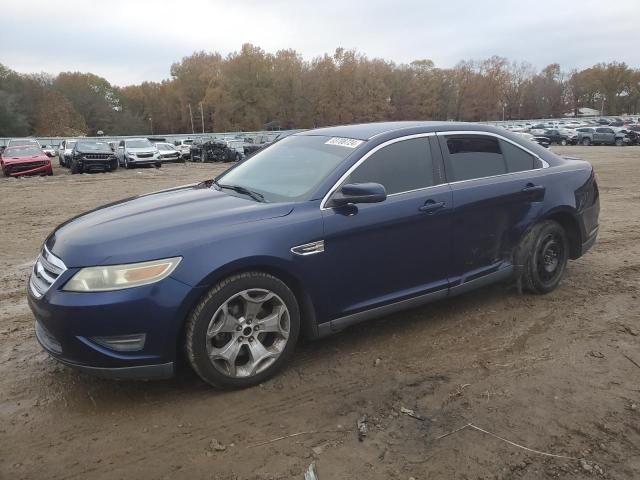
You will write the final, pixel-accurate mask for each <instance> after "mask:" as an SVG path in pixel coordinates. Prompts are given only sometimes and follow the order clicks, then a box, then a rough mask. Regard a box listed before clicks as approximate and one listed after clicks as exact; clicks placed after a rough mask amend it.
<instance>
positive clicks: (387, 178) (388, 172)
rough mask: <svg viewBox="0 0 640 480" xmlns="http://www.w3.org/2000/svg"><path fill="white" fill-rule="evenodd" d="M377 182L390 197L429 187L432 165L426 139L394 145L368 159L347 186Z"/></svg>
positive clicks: (351, 175) (403, 141)
mask: <svg viewBox="0 0 640 480" xmlns="http://www.w3.org/2000/svg"><path fill="white" fill-rule="evenodd" d="M367 182H374V183H380V184H381V185H383V186H384V187H385V189H386V191H387V195H392V194H394V193H402V192H407V191H410V190H417V189H420V188H425V187H430V186H432V185H433V184H434V181H433V163H432V159H431V152H430V150H429V139H428V138H427V137H421V138H412V139H409V140H402V141H400V142H396V143H392V144H391V145H388V146H386V147H383V148H381V149H380V150H378V151H377V152H375V153H374V154H372V155H371V156H370V157H369V158H367V159H366V160H365V161H364V162H363V163H362V164H361V165H360V166H358V168H356V169H355V170H354V171H353V172H352V173H351V174H350V175H349V177H348V178H347V180H346V181H345V183H367Z"/></svg>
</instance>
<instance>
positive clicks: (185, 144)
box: [175, 138, 193, 160]
mask: <svg viewBox="0 0 640 480" xmlns="http://www.w3.org/2000/svg"><path fill="white" fill-rule="evenodd" d="M175 145H176V147H178V150H180V152H181V153H182V158H184V159H185V160H189V159H190V158H191V145H193V140H192V139H190V138H188V139H183V140H176V142H175Z"/></svg>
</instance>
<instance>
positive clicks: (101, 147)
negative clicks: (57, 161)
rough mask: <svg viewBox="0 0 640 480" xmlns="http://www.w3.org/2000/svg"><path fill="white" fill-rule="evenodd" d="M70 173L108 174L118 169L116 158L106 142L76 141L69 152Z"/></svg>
mask: <svg viewBox="0 0 640 480" xmlns="http://www.w3.org/2000/svg"><path fill="white" fill-rule="evenodd" d="M69 168H70V169H71V173H72V174H75V173H83V172H95V171H100V172H110V171H112V170H117V169H118V157H116V154H115V153H114V152H113V150H111V147H110V146H109V144H108V143H107V142H99V141H96V140H78V141H77V142H76V144H75V145H74V147H73V150H72V151H71V160H70V163H69Z"/></svg>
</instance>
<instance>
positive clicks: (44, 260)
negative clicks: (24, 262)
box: [29, 246, 67, 298]
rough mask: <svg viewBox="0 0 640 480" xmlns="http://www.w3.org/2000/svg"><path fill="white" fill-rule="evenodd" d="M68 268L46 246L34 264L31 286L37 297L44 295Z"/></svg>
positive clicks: (30, 280)
mask: <svg viewBox="0 0 640 480" xmlns="http://www.w3.org/2000/svg"><path fill="white" fill-rule="evenodd" d="M66 269H67V267H66V266H65V264H64V262H63V261H62V260H60V259H59V258H58V257H56V256H55V255H54V254H52V253H51V252H50V251H49V249H47V247H46V246H45V247H44V248H43V249H42V252H41V253H40V255H39V256H38V258H37V259H36V264H35V265H34V266H33V272H31V278H30V279H29V288H31V292H32V293H33V294H34V295H35V297H36V298H40V297H42V296H43V295H44V294H45V293H47V290H49V288H51V285H53V284H54V283H55V281H56V280H57V279H58V277H59V276H60V275H61V274H62V272H64V271H65V270H66Z"/></svg>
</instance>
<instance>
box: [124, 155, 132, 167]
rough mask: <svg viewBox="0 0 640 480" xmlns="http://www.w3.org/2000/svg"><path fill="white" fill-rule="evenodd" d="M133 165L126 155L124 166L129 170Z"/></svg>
mask: <svg viewBox="0 0 640 480" xmlns="http://www.w3.org/2000/svg"><path fill="white" fill-rule="evenodd" d="M132 167H133V166H132V165H129V160H127V158H126V157H125V159H124V168H125V170H129V169H130V168H132Z"/></svg>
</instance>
